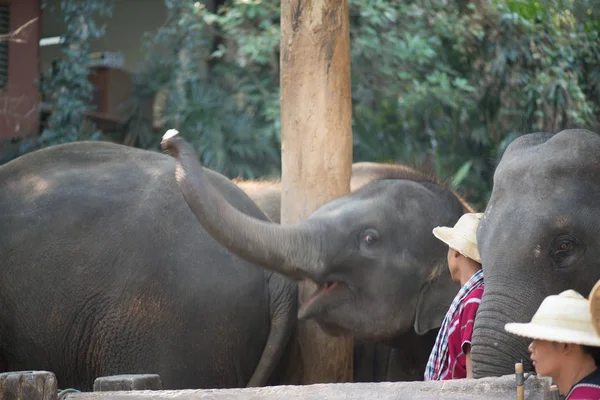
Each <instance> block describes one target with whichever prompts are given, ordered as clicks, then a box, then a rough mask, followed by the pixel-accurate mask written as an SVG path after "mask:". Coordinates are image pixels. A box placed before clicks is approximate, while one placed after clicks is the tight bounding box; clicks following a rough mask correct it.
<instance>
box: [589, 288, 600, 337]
mask: <svg viewBox="0 0 600 400" xmlns="http://www.w3.org/2000/svg"><path fill="white" fill-rule="evenodd" d="M588 297H589V299H590V312H591V313H592V323H593V324H594V328H596V332H598V335H600V281H598V282H596V284H595V285H594V287H593V288H592V291H591V292H590V295H589V296H588Z"/></svg>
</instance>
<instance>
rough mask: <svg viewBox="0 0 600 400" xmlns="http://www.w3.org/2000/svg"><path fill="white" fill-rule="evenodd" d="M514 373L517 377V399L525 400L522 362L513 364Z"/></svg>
mask: <svg viewBox="0 0 600 400" xmlns="http://www.w3.org/2000/svg"><path fill="white" fill-rule="evenodd" d="M515 374H516V378H517V400H525V386H524V384H525V381H524V380H523V364H521V363H516V364H515Z"/></svg>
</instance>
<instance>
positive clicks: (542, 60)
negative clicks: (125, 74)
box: [44, 0, 600, 210]
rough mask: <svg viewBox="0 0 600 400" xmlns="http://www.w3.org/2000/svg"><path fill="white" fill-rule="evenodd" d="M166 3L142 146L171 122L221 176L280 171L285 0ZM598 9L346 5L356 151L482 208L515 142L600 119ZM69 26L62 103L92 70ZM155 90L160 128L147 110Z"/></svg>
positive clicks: (74, 134)
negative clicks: (422, 173)
mask: <svg viewBox="0 0 600 400" xmlns="http://www.w3.org/2000/svg"><path fill="white" fill-rule="evenodd" d="M219 1H220V2H219ZM63 3H64V4H67V3H68V4H73V7H75V8H74V9H73V10H75V9H76V10H78V11H77V13H79V14H84V13H87V14H86V15H87V17H86V18H85V21H86V22H89V21H90V19H91V18H90V16H91V14H93V13H94V12H96V13H101V10H102V8H101V7H100V6H97V7H100V8H95V7H96V6H89V8H87V6H86V5H85V4H88V3H87V2H86V3H85V4H84V3H83V2H78V1H76V0H68V1H67V0H63ZM92 3H94V2H90V3H89V4H92ZM165 4H166V6H167V9H168V19H167V21H166V23H165V24H164V25H163V26H162V27H161V28H160V29H158V30H157V32H155V33H152V34H148V35H147V37H146V38H145V40H144V42H143V46H144V53H145V54H146V60H145V63H144V66H145V68H144V70H143V71H142V72H141V74H140V76H139V77H138V78H139V79H138V80H137V81H136V85H135V87H136V89H135V91H134V98H133V99H132V100H133V101H132V102H131V109H130V110H131V113H132V119H131V121H132V122H133V125H134V128H135V129H136V132H137V135H136V145H137V146H140V147H144V148H153V149H158V144H159V143H160V137H161V135H162V133H163V132H164V130H166V129H169V128H177V129H178V130H179V131H180V132H181V134H182V135H183V136H184V137H186V138H188V139H189V140H190V142H192V143H193V144H194V146H195V147H196V148H197V149H198V150H199V154H201V157H202V161H203V162H204V164H205V165H207V166H209V167H211V168H214V169H216V170H218V171H220V172H222V173H224V174H226V175H227V176H230V177H234V176H241V177H245V178H254V177H257V176H265V175H278V174H279V171H280V156H279V152H280V145H281V143H280V132H279V131H280V122H279V40H280V28H279V24H280V21H279V18H280V15H279V10H280V8H279V0H205V1H204V2H191V1H188V0H165ZM599 5H600V4H599V1H598V0H491V1H478V2H474V1H469V0H408V1H388V0H349V12H350V35H351V53H352V66H351V68H352V96H353V98H352V102H353V111H352V112H353V121H352V124H353V137H354V160H355V161H363V160H368V161H396V162H404V163H415V164H417V165H425V166H430V167H431V168H432V169H433V171H434V172H436V173H437V174H438V175H439V176H441V177H443V178H447V179H448V181H449V182H450V184H451V185H452V186H453V187H456V188H458V190H459V191H461V192H462V193H463V194H464V195H466V197H467V199H468V200H469V201H470V202H471V203H472V204H473V205H474V206H475V207H476V208H478V209H480V210H481V209H483V208H484V206H485V204H486V202H487V199H488V196H489V193H490V191H491V187H492V177H493V172H494V169H495V166H496V164H497V162H498V160H499V157H500V156H501V155H502V153H503V151H504V150H505V149H506V147H507V145H508V144H509V143H510V142H511V141H512V140H513V139H515V138H516V137H518V136H520V135H522V134H524V133H529V132H532V131H540V130H544V131H550V132H555V131H558V130H561V129H564V128H574V127H583V128H588V129H591V130H596V131H598V129H599V128H600V126H599V125H600V123H599V120H598V116H599V115H600V109H599V107H600V36H599V35H600V7H599ZM77 7H79V8H77ZM77 13H74V14H73V15H75V14H77ZM70 24H72V28H71V30H70V35H71V38H72V39H70V40H71V43H76V45H75V46H74V47H70V46H69V45H66V44H65V46H64V48H65V56H66V57H67V58H66V59H67V60H69V61H65V64H69V65H65V66H64V77H63V78H61V79H58V80H56V82H53V84H55V85H57V86H58V87H61V88H62V89H63V92H62V93H65V94H64V97H60V96H62V95H60V96H59V97H57V98H56V99H55V102H56V104H66V103H67V102H70V103H69V104H72V106H69V107H67V108H69V109H81V107H83V104H85V103H86V101H87V100H86V99H88V98H89V97H87V96H88V93H89V92H87V89H86V87H87V86H86V84H85V83H84V82H83V79H82V76H83V75H82V73H81V71H82V69H81V68H80V67H77V66H76V65H75V64H82V63H84V61H85V60H84V53H85V52H84V49H85V46H86V44H85V43H84V42H85V40H79V41H78V39H77V38H80V34H79V33H78V32H80V31H81V29H83V28H81V27H80V26H82V19H81V18H80V19H77V18H75V17H73V19H71V20H70ZM78 24H79V25H78ZM91 26H92V27H93V28H92V29H89V28H86V29H89V30H88V33H87V37H92V36H93V33H92V32H95V25H93V24H92V25H91ZM98 32H99V30H98ZM84 36H85V35H84ZM70 49H72V53H69V52H68V51H67V50H70ZM72 79H75V80H76V82H79V83H75V84H72V83H71V82H72ZM67 82H68V84H67ZM71 88H73V90H70V89H71ZM67 89H69V90H67ZM58 93H59V94H60V93H61V91H60V90H59V91H58ZM159 99H163V100H164V102H163V103H164V107H163V108H162V111H163V113H162V115H161V118H162V119H163V121H164V125H163V127H164V128H163V129H161V131H160V132H157V131H155V130H154V129H153V128H152V121H151V118H150V117H148V116H144V115H141V114H142V111H141V110H142V109H143V107H142V106H141V105H143V104H147V102H151V101H154V100H159ZM58 108H61V107H60V106H59V107H58ZM61 115H62V114H59V115H55V116H54V117H53V118H54V119H53V124H52V127H53V128H54V129H58V128H59V127H60V128H61V129H63V131H62V132H63V133H56V134H54V133H52V131H50V133H46V134H45V135H44V138H51V139H52V140H75V139H77V138H80V137H82V136H81V134H82V132H83V131H82V128H81V125H80V120H79V119H78V117H77V115H80V114H78V113H64V115H63V116H61ZM63 127H64V128H63ZM67 127H70V128H67ZM61 138H66V139H61Z"/></svg>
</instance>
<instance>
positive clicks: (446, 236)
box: [433, 226, 481, 264]
mask: <svg viewBox="0 0 600 400" xmlns="http://www.w3.org/2000/svg"><path fill="white" fill-rule="evenodd" d="M433 235H434V236H435V237H436V238H438V239H439V240H441V241H442V242H444V243H446V244H447V245H448V246H449V247H451V248H452V249H454V250H456V251H458V252H459V253H460V254H462V255H463V256H465V257H467V258H470V259H471V260H474V261H477V262H478V263H479V264H481V257H480V256H479V254H475V253H474V252H473V253H471V254H470V253H469V252H467V251H465V249H464V248H465V247H473V246H476V245H475V244H472V243H471V242H469V244H470V246H465V244H466V242H468V241H467V239H466V238H463V237H462V236H457V235H456V232H455V229H454V228H450V227H447V226H438V227H437V228H434V229H433Z"/></svg>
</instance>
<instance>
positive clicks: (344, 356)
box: [280, 0, 353, 384]
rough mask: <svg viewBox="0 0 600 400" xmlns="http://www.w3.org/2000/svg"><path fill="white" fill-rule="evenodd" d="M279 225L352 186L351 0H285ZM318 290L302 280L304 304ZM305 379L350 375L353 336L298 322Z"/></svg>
mask: <svg viewBox="0 0 600 400" xmlns="http://www.w3.org/2000/svg"><path fill="white" fill-rule="evenodd" d="M280 49H281V72H280V85H281V136H282V143H281V155H282V171H281V173H282V174H281V175H282V194H281V206H282V207H281V223H282V224H293V223H295V222H298V221H301V220H304V219H306V218H307V217H308V216H309V215H310V214H311V213H312V212H313V211H314V210H315V209H317V208H318V207H320V206H321V205H323V204H324V203H326V202H328V201H331V200H333V199H335V198H338V197H341V196H344V195H346V194H348V193H349V191H350V175H351V168H352V123H351V118H352V104H351V97H350V96H351V88H350V36H349V23H348V1H347V0H320V1H317V0H283V1H282V2H281V43H280ZM314 290H315V286H314V284H313V283H312V282H307V281H306V282H302V283H301V284H300V290H299V298H300V299H299V300H300V303H301V304H302V303H303V302H304V301H305V300H306V299H307V298H308V297H309V295H310V294H311V293H312V292H313V291H314ZM297 336H298V340H299V345H300V358H301V363H300V365H298V366H300V367H301V377H300V382H299V383H301V384H313V383H324V382H351V381H352V346H353V344H352V338H351V337H343V338H334V337H330V336H328V335H326V334H325V333H324V332H323V331H321V330H320V328H319V327H318V326H317V325H316V324H315V323H314V322H312V321H299V324H298V332H297Z"/></svg>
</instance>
